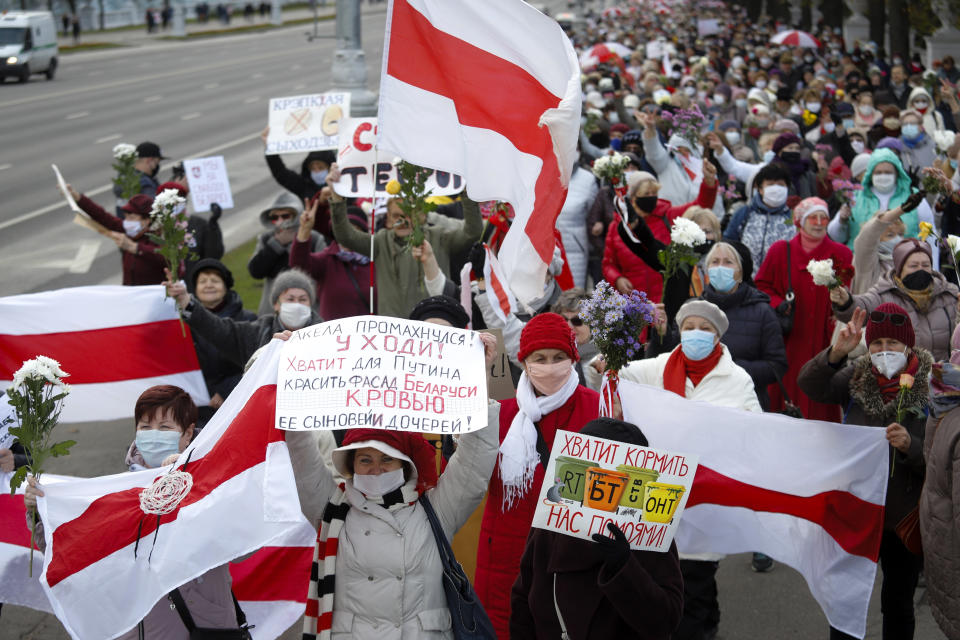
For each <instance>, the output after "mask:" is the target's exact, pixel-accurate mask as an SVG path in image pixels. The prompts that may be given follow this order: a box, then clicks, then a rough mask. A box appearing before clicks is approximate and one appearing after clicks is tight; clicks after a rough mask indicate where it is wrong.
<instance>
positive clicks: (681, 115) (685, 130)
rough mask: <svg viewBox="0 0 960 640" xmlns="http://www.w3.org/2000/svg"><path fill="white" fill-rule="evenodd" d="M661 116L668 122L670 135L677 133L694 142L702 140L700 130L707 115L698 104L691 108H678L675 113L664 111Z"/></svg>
mask: <svg viewBox="0 0 960 640" xmlns="http://www.w3.org/2000/svg"><path fill="white" fill-rule="evenodd" d="M660 117H661V118H663V119H664V120H665V121H666V122H667V128H668V129H669V131H670V135H674V134H676V135H678V136H680V137H681V138H684V139H685V140H689V141H690V142H692V143H697V142H699V141H700V132H701V131H703V127H704V125H705V124H706V122H707V118H706V116H704V115H703V112H701V111H700V107H699V106H698V105H696V104H695V105H693V106H692V107H690V108H689V109H677V110H675V111H673V113H671V112H669V111H664V112H663V113H662V114H661V115H660Z"/></svg>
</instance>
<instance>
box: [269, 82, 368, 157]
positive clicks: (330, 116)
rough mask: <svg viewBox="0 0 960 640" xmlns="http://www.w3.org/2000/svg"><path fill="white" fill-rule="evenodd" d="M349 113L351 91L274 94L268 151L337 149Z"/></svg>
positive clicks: (292, 151) (271, 104)
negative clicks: (342, 126)
mask: <svg viewBox="0 0 960 640" xmlns="http://www.w3.org/2000/svg"><path fill="white" fill-rule="evenodd" d="M349 115H350V94H349V93H318V94H313V95H306V96H289V97H287V98H271V100H270V108H269V112H268V124H269V125H270V133H269V135H268V136H267V147H266V150H265V153H266V155H268V156H270V155H275V154H278V153H304V152H306V151H321V150H323V149H336V148H337V137H338V134H339V132H340V122H341V120H343V118H346V117H347V116H349Z"/></svg>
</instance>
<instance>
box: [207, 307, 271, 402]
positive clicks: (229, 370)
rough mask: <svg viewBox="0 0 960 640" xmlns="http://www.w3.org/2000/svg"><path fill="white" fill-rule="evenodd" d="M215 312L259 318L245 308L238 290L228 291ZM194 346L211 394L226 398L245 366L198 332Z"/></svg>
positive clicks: (244, 318)
mask: <svg viewBox="0 0 960 640" xmlns="http://www.w3.org/2000/svg"><path fill="white" fill-rule="evenodd" d="M213 313H214V314H215V315H216V316H217V317H219V318H228V319H230V320H238V321H250V320H256V319H257V315H256V314H255V313H254V312H252V311H246V310H245V309H244V308H243V301H242V300H241V299H240V296H239V295H238V294H237V292H236V291H227V297H226V299H225V301H224V305H223V307H222V308H220V309H219V310H218V311H214V312H213ZM193 346H194V348H196V350H197V360H199V361H200V371H202V372H203V381H204V382H205V383H206V385H207V391H208V392H209V393H210V396H211V397H213V395H214V394H216V393H219V394H220V397H222V398H223V399H226V398H227V396H228V395H230V392H231V391H233V388H234V387H235V386H237V383H238V382H240V378H241V376H243V367H242V366H240V365H238V364H237V363H235V362H231V361H230V360H229V359H228V358H226V357H224V354H223V353H221V352H220V350H219V349H217V347H216V345H214V344H213V343H212V342H211V341H210V340H207V339H206V338H204V337H203V336H202V335H200V334H199V333H197V332H194V333H193Z"/></svg>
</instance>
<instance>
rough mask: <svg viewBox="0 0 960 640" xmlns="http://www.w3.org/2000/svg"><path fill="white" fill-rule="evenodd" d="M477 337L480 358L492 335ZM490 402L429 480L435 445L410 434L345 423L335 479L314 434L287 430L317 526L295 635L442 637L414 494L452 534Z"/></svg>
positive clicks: (486, 443) (482, 476)
mask: <svg viewBox="0 0 960 640" xmlns="http://www.w3.org/2000/svg"><path fill="white" fill-rule="evenodd" d="M481 335H484V334H481ZM484 345H485V347H486V348H487V351H486V353H487V366H489V365H490V363H491V362H492V360H493V357H494V355H495V352H496V349H495V342H493V341H488V340H487V338H486V337H484ZM499 409H500V405H499V404H497V403H496V402H493V401H490V404H489V409H488V422H487V425H488V426H487V427H484V428H482V429H480V430H478V431H473V432H470V433H467V434H465V435H463V436H461V437H460V440H459V443H458V447H457V451H456V453H454V455H453V457H451V458H450V462H449V463H448V464H447V467H446V470H445V471H444V473H443V475H442V476H441V477H440V478H439V480H438V478H437V471H436V459H435V453H436V449H435V448H434V446H433V445H431V444H430V443H428V442H427V441H426V440H424V439H423V437H422V436H420V435H419V434H417V433H408V432H403V431H386V430H380V429H351V430H350V431H348V432H347V435H346V436H345V437H344V439H343V445H342V446H341V447H339V448H338V449H335V450H334V451H333V454H332V456H333V464H334V466H335V467H336V469H337V472H338V473H339V475H340V476H341V477H343V478H346V480H345V481H344V482H342V483H341V484H339V485H337V484H336V482H335V480H334V477H333V476H332V475H331V473H330V471H329V470H328V469H327V467H326V466H325V465H324V463H323V460H322V459H321V457H320V452H319V450H318V449H317V446H316V441H315V438H314V434H312V433H311V432H303V431H292V432H290V433H288V434H287V445H288V447H289V449H290V458H291V461H292V462H293V469H294V473H295V475H296V480H297V491H298V493H299V496H300V507H301V509H302V510H303V513H304V515H305V516H306V517H307V519H308V520H309V521H310V522H311V523H313V524H314V525H315V526H317V527H318V529H319V535H318V537H317V548H316V550H315V552H314V569H313V576H312V578H311V582H310V591H309V594H308V602H307V615H306V616H305V618H304V636H303V637H304V638H332V639H336V638H344V639H345V638H351V639H359V640H363V639H365V638H370V639H375V640H410V639H418V638H424V639H426V638H431V639H440V638H444V639H451V640H452V638H453V631H452V629H451V620H450V612H449V610H448V608H447V601H446V597H445V595H444V590H443V584H442V564H441V562H440V555H439V552H438V551H437V543H436V539H435V538H434V536H433V531H432V530H431V528H430V523H429V521H428V520H427V516H426V513H425V512H424V510H423V506H422V505H421V504H420V503H419V502H418V498H419V497H420V495H422V494H424V493H425V494H426V495H427V496H428V498H429V500H430V503H431V504H432V505H433V508H434V510H435V511H436V513H437V517H438V518H439V520H440V523H441V525H442V527H443V530H444V533H446V535H447V537H448V539H449V538H452V537H453V534H454V533H456V531H457V529H459V528H460V527H461V526H462V525H463V523H464V522H466V520H467V518H468V517H469V516H470V514H471V513H473V511H474V509H476V507H477V506H478V505H479V504H480V502H481V500H482V499H483V496H484V493H485V492H486V489H487V483H488V482H489V480H490V474H491V473H492V472H493V467H494V462H495V460H496V455H497V448H498V445H499V438H498V435H499ZM491 425H492V426H491Z"/></svg>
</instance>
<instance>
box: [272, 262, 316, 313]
mask: <svg viewBox="0 0 960 640" xmlns="http://www.w3.org/2000/svg"><path fill="white" fill-rule="evenodd" d="M287 289H303V290H304V291H306V292H307V295H309V296H310V306H311V307H313V306H315V305H316V304H317V283H316V282H314V281H313V278H311V277H310V276H308V275H307V274H306V273H304V272H303V271H301V270H300V269H287V270H286V271H284V272H283V273H281V274H280V275H278V276H277V277H276V278H274V279H273V284H272V285H271V286H270V303H271V304H277V300H278V299H279V298H280V296H281V295H282V294H283V292H284V291H286V290H287Z"/></svg>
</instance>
